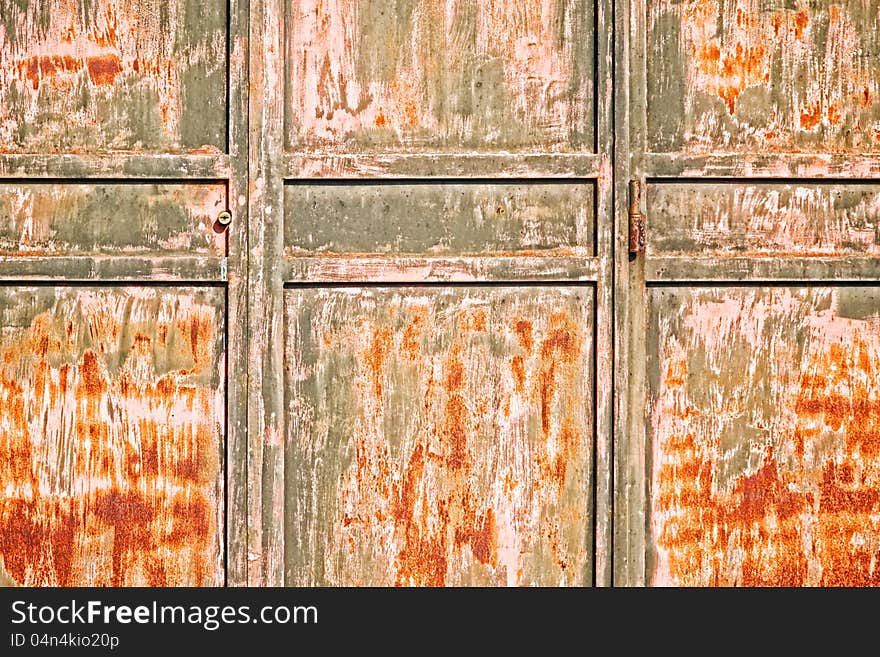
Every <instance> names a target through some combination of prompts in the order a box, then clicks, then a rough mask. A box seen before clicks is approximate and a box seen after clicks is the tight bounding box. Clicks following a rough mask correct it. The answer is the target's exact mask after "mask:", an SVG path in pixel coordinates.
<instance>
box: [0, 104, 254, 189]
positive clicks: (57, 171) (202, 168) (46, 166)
mask: <svg viewBox="0 0 880 657" xmlns="http://www.w3.org/2000/svg"><path fill="white" fill-rule="evenodd" d="M230 118H232V117H230ZM233 159H234V158H233V157H232V156H230V155H228V154H225V153H218V154H212V155H198V154H196V155H191V154H180V155H178V154H173V153H156V154H149V155H147V154H141V153H136V154H134V153H100V154H82V155H81V154H66V153H61V154H51V155H39V154H19V153H0V176H2V177H8V178H33V177H36V176H39V177H41V178H110V179H114V180H122V179H128V178H161V179H179V180H189V179H193V178H230V177H232V172H233V168H237V164H235V163H233Z"/></svg>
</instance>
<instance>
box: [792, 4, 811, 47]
mask: <svg viewBox="0 0 880 657" xmlns="http://www.w3.org/2000/svg"><path fill="white" fill-rule="evenodd" d="M809 22H810V19H809V17H808V15H807V12H806V10H803V9H802V10H801V11H799V12H797V13H796V14H795V15H794V38H795V39H797V40H798V41H803V39H804V30H805V29H806V27H807V23H809Z"/></svg>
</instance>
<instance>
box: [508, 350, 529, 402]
mask: <svg viewBox="0 0 880 657" xmlns="http://www.w3.org/2000/svg"><path fill="white" fill-rule="evenodd" d="M510 370H511V372H512V373H513V385H514V388H515V389H516V391H517V392H518V393H519V394H522V393H523V391H524V390H525V385H526V369H525V365H524V364H523V357H522V356H514V357H513V358H512V359H511V361H510Z"/></svg>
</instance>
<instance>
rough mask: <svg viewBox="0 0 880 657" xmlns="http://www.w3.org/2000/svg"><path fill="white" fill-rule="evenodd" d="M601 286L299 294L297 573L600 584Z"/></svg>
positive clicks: (292, 397)
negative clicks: (596, 484)
mask: <svg viewBox="0 0 880 657" xmlns="http://www.w3.org/2000/svg"><path fill="white" fill-rule="evenodd" d="M593 294H594V293H593V289H592V287H547V288H544V287H541V288H538V287H529V288H516V287H497V288H482V287H477V288H474V287H428V288H426V287H396V288H375V287H370V288H337V289H329V288H325V289H316V288H311V289H303V290H289V291H288V292H286V294H285V299H286V302H285V315H286V318H287V336H286V349H285V363H286V367H285V378H286V406H287V410H286V417H287V435H286V444H287V446H288V447H287V450H288V452H287V461H286V462H287V463H288V464H289V465H288V468H289V472H288V479H287V480H288V482H289V483H288V485H287V499H288V500H289V505H288V511H287V519H286V524H287V531H288V533H289V535H290V539H291V540H290V541H289V542H288V544H287V550H288V553H287V580H288V583H289V584H293V585H298V586H316V585H317V586H328V585H331V586H332V585H344V586H351V585H367V586H388V585H415V586H441V585H452V586H478V585H490V586H499V585H545V586H556V585H582V584H587V583H589V582H590V581H591V574H592V573H591V570H592V565H593V564H592V561H593V559H592V551H593V545H592V543H593V537H592V530H593V527H592V523H593V519H592V516H593V511H592V509H593V495H592V493H591V490H592V488H593V445H594V431H593V426H594V425H593V411H592V409H593V404H592V400H593V398H594V394H593V343H594V339H593V335H592V333H593V330H592V327H593V320H594V317H593Z"/></svg>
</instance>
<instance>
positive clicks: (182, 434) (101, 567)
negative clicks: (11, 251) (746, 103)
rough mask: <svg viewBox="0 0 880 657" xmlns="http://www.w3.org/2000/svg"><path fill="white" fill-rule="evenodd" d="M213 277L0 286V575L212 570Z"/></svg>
mask: <svg viewBox="0 0 880 657" xmlns="http://www.w3.org/2000/svg"><path fill="white" fill-rule="evenodd" d="M224 304H225V293H224V291H223V290H222V289H221V288H210V287H200V288H193V287H190V288H187V287H177V288H174V289H171V288H161V287H159V288H151V287H118V288H111V287H99V288H87V287H76V286H74V287H54V286H37V287H9V286H4V287H0V488H2V489H3V491H4V493H3V496H2V497H0V579H2V580H3V582H5V583H7V584H11V583H17V584H21V585H27V586H39V585H50V586H76V585H78V586H105V585H169V586H178V585H220V584H222V583H223V581H224V572H223V548H222V544H223V539H222V536H223V533H222V532H223V490H224V482H223V471H224V456H223V435H224V426H225V411H224V396H225V394H224V389H225V381H224V378H225V366H224V359H225V354H224V347H223V333H224V330H225V327H224V321H225V320H224V314H225V310H224Z"/></svg>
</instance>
